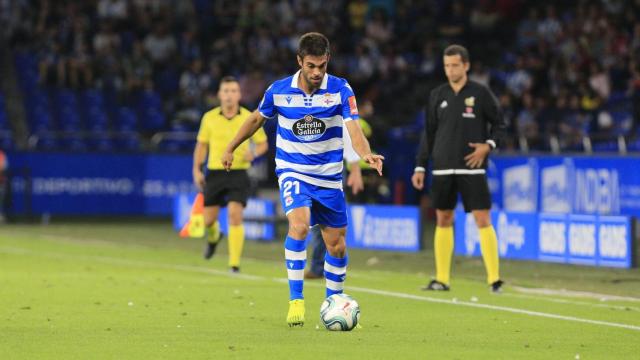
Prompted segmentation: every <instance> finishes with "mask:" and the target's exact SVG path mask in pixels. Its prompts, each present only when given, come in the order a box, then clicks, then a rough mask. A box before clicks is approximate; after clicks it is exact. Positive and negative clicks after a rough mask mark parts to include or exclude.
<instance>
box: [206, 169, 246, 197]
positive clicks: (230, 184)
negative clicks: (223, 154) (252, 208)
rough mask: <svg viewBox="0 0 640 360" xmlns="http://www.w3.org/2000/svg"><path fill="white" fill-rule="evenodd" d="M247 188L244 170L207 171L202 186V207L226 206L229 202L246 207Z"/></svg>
mask: <svg viewBox="0 0 640 360" xmlns="http://www.w3.org/2000/svg"><path fill="white" fill-rule="evenodd" d="M249 187H250V184H249V175H247V171H246V170H231V171H229V172H227V171H225V170H209V172H208V173H207V177H206V179H205V186H204V206H226V205H227V203H228V202H229V201H237V202H239V203H242V206H247V198H249Z"/></svg>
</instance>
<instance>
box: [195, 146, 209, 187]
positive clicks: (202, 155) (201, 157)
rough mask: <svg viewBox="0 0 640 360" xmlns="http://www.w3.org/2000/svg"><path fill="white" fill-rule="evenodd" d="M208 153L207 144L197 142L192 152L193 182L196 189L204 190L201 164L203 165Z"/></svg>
mask: <svg viewBox="0 0 640 360" xmlns="http://www.w3.org/2000/svg"><path fill="white" fill-rule="evenodd" d="M208 152H209V144H208V143H205V142H200V141H198V142H197V143H196V148H195V149H194V150H193V171H192V173H193V182H194V183H195V184H196V186H197V187H198V189H200V191H202V190H203V189H204V173H203V172H202V164H204V162H205V160H206V158H207V153H208Z"/></svg>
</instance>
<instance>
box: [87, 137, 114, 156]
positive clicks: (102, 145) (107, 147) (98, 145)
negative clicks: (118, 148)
mask: <svg viewBox="0 0 640 360" xmlns="http://www.w3.org/2000/svg"><path fill="white" fill-rule="evenodd" d="M89 151H97V152H112V151H114V143H113V141H112V140H111V139H110V138H109V137H108V136H106V135H102V136H100V137H98V138H95V139H92V140H91V141H90V142H89Z"/></svg>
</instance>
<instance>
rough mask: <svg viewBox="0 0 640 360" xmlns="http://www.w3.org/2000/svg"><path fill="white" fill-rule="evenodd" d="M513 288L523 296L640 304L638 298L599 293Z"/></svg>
mask: <svg viewBox="0 0 640 360" xmlns="http://www.w3.org/2000/svg"><path fill="white" fill-rule="evenodd" d="M511 288H512V289H514V290H516V291H517V292H521V293H523V294H536V295H551V296H565V297H577V298H591V299H597V300H600V301H609V300H613V301H631V302H640V298H636V297H631V296H617V295H606V294H598V293H594V292H589V291H573V290H566V289H561V290H556V289H546V288H526V287H521V286H512V287H511Z"/></svg>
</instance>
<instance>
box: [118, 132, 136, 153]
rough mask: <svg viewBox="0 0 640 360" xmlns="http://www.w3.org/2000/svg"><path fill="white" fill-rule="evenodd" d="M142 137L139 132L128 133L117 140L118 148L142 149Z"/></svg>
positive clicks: (120, 149)
mask: <svg viewBox="0 0 640 360" xmlns="http://www.w3.org/2000/svg"><path fill="white" fill-rule="evenodd" d="M140 145H141V144H140V138H139V136H138V134H137V133H128V134H126V135H124V136H123V137H122V138H120V139H118V140H117V141H116V146H117V150H119V151H128V152H137V151H140Z"/></svg>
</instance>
